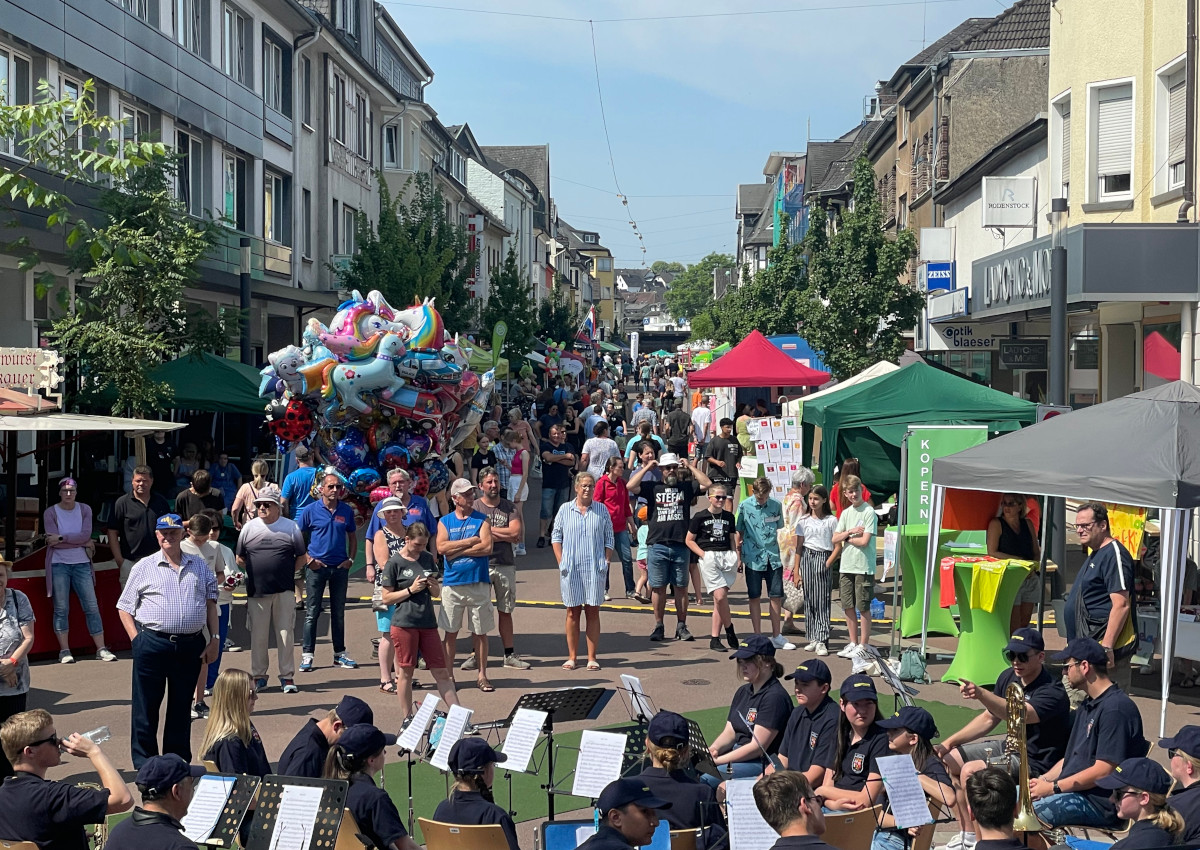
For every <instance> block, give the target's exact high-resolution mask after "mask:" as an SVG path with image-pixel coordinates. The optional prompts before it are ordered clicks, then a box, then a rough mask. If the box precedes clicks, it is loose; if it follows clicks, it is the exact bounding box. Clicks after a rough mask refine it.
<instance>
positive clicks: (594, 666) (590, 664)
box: [587, 661, 600, 673]
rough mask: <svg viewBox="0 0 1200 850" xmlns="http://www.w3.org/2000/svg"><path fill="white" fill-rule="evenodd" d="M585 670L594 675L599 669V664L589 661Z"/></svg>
mask: <svg viewBox="0 0 1200 850" xmlns="http://www.w3.org/2000/svg"><path fill="white" fill-rule="evenodd" d="M587 668H588V669H589V670H591V671H592V672H593V673H595V672H596V671H598V670H599V669H600V663H599V662H598V661H589V662H588V666H587Z"/></svg>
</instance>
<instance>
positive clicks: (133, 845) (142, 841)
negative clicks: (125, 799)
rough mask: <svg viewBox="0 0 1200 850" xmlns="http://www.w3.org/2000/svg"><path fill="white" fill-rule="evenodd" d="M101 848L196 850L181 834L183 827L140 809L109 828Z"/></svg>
mask: <svg viewBox="0 0 1200 850" xmlns="http://www.w3.org/2000/svg"><path fill="white" fill-rule="evenodd" d="M104 846H105V847H106V848H110V850H146V848H148V847H152V848H154V850H196V844H195V843H194V842H193V841H192V840H191V839H190V838H188V837H187V836H186V835H184V834H183V824H181V823H180V822H179V821H177V820H175V818H173V817H171V816H170V815H166V814H163V813H162V812H148V811H146V810H145V809H143V808H142V807H141V806H139V807H137V808H136V809H134V810H133V814H132V815H130V816H129V817H127V818H125V820H123V821H121V822H120V823H119V824H117V825H116V826H114V827H113V828H112V832H110V833H109V834H108V841H106V842H105V844H104Z"/></svg>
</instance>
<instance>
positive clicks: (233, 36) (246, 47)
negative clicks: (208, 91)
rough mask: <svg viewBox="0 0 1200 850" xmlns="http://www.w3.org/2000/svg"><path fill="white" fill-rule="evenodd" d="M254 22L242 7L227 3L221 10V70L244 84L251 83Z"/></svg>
mask: <svg viewBox="0 0 1200 850" xmlns="http://www.w3.org/2000/svg"><path fill="white" fill-rule="evenodd" d="M251 29H252V23H251V20H250V18H249V17H248V16H247V15H246V13H245V12H243V11H242V10H241V9H238V8H237V7H236V6H231V5H229V4H228V3H226V4H225V5H224V6H223V7H222V12H221V70H222V71H224V72H225V73H226V74H228V75H229V76H230V77H232V78H233V79H235V80H237V81H238V82H239V83H241V84H242V85H244V86H249V85H250V84H251V83H250V72H251V68H250V33H251Z"/></svg>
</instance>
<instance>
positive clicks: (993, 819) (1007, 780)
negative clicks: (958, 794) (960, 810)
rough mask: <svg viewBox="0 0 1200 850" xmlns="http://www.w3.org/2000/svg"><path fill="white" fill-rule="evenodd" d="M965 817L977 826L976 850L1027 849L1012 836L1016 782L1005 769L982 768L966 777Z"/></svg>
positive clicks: (1015, 807)
mask: <svg viewBox="0 0 1200 850" xmlns="http://www.w3.org/2000/svg"><path fill="white" fill-rule="evenodd" d="M965 785H966V787H965V788H964V789H963V790H964V791H965V792H966V795H967V805H968V806H969V807H970V814H969V815H968V817H969V818H970V819H971V820H972V821H974V823H975V824H976V825H977V826H978V834H979V841H978V843H976V845H975V850H1028V848H1027V847H1026V846H1025V844H1024V843H1023V842H1021V841H1018V840H1017V837H1016V835H1015V834H1014V833H1013V820H1014V817H1015V814H1016V811H1017V782H1016V780H1015V779H1013V778H1012V775H1011V774H1010V773H1009V772H1008V770H1007V769H1006V768H1002V767H984V768H981V769H980V770H977V771H976V772H975V773H973V774H971V775H970V776H969V777H967V780H966V783H965Z"/></svg>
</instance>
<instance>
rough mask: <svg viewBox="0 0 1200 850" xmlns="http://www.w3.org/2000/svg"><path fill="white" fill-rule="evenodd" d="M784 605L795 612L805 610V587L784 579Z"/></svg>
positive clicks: (786, 608)
mask: <svg viewBox="0 0 1200 850" xmlns="http://www.w3.org/2000/svg"><path fill="white" fill-rule="evenodd" d="M783 607H784V609H785V610H787V611H790V612H791V613H793V614H799V613H801V612H802V611H803V610H804V588H802V587H800V586H799V585H797V584H795V583H794V582H790V581H784V583H783Z"/></svg>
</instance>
